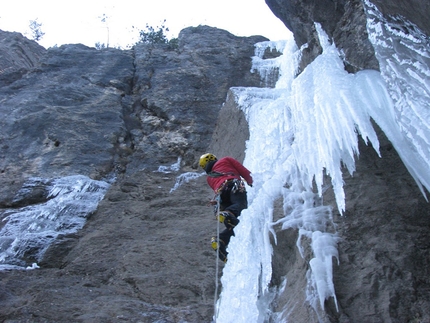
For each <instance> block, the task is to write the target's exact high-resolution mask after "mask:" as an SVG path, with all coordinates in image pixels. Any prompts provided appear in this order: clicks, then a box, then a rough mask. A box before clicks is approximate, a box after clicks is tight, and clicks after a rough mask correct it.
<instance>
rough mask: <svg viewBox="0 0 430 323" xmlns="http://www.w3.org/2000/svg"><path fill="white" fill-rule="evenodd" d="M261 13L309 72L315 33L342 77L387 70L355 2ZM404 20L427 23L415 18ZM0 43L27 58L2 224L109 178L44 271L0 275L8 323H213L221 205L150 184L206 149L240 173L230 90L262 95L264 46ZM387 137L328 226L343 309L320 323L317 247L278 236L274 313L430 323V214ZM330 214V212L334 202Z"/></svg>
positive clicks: (10, 131) (4, 162)
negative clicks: (276, 24) (63, 190)
mask: <svg viewBox="0 0 430 323" xmlns="http://www.w3.org/2000/svg"><path fill="white" fill-rule="evenodd" d="M267 3H268V4H269V6H270V7H271V9H272V10H273V11H274V12H275V14H276V15H277V16H278V17H280V18H281V19H283V20H284V19H285V20H284V22H285V24H286V25H287V27H289V28H290V29H291V30H292V31H293V32H294V33H295V37H296V41H297V42H298V44H299V45H302V44H304V43H309V44H310V46H309V49H308V51H307V52H306V53H305V55H304V56H303V61H302V69H303V68H304V67H305V66H306V65H307V64H308V63H309V62H311V61H312V59H313V58H314V57H315V55H317V54H318V53H319V47H318V46H319V44H318V43H317V41H316V35H315V30H314V29H313V22H314V21H318V22H320V23H321V24H322V25H323V28H324V29H325V30H326V31H327V32H328V34H329V35H330V36H332V37H333V38H334V40H335V42H336V44H337V45H338V46H340V47H341V48H342V49H343V51H344V52H345V67H346V69H348V70H349V71H351V72H352V71H355V70H360V69H363V68H376V69H377V68H378V67H377V64H376V60H375V59H374V57H373V52H372V49H371V48H370V47H369V44H368V43H366V37H367V36H366V35H364V33H363V30H365V29H363V28H364V26H363V22H364V16H363V11H362V7H361V2H359V1H334V2H333V1H321V2H317V1H310V0H305V1H297V0H296V1H282V0H277V1H275V0H267ZM378 3H379V2H378ZM392 3H393V4H400V1H394V2H392ZM420 3H421V4H423V3H424V2H423V1H421V2H420ZM389 8H390V10H394V9H393V8H395V6H390V7H389ZM423 8H424V9H426V8H427V7H426V6H424V7H423ZM386 10H389V9H388V8H387V9H386ZM410 15H411V17H412V18H413V19H412V18H411V20H412V21H416V23H417V24H418V21H419V20H420V19H418V18H416V17H417V16H419V15H422V14H421V13H419V14H417V15H413V13H411V14H410ZM427 16H428V15H427ZM0 35H1V37H2V42H1V43H0V53H12V54H11V55H12V56H9V57H13V55H17V54H16V53H19V52H20V51H22V52H24V53H27V54H26V55H23V56H19V55H17V56H15V57H21V58H20V59H18V60H15V61H12V60H9V61H8V62H7V63H4V62H5V61H3V60H2V63H1V64H3V63H4V64H5V65H1V66H2V67H1V68H2V70H3V71H4V70H5V69H7V68H9V67H11V68H10V70H7V71H6V72H3V73H2V74H1V75H2V76H1V80H0V82H3V83H1V87H0V96H1V101H0V114H1V115H0V149H1V150H0V156H1V159H0V176H1V177H0V178H1V179H2V184H3V185H2V188H1V189H0V207H1V208H2V210H7V208H9V207H17V206H22V205H31V204H36V203H41V202H43V201H45V200H46V198H47V196H46V190H45V186H46V183H44V182H43V181H41V182H40V185H38V186H36V187H34V189H33V190H30V191H27V195H22V196H17V192H18V191H19V189H20V188H21V186H22V183H23V182H24V180H25V179H26V178H28V177H30V176H42V177H55V176H66V175H70V174H73V173H80V174H83V175H87V176H90V177H92V178H94V179H101V178H105V177H106V176H116V181H115V183H114V184H113V185H112V186H111V188H110V190H109V191H108V193H107V195H106V197H105V199H104V200H103V201H102V202H101V203H100V206H99V209H98V210H97V212H96V213H95V214H93V215H92V217H90V219H89V221H88V222H87V224H86V226H85V227H84V229H83V230H81V231H80V232H78V233H77V234H74V235H70V236H63V237H61V238H60V239H59V240H58V241H57V243H56V244H54V245H52V246H51V248H50V249H49V250H48V251H47V252H46V254H45V257H44V259H43V261H42V262H41V263H40V266H41V268H40V269H38V270H31V271H3V272H0V282H1V283H0V320H1V321H2V322H9V323H11V322H35V323H38V322H119V321H126V322H156V321H160V322H184V321H185V322H210V321H211V320H212V315H213V302H214V293H215V279H216V277H215V276H216V264H217V259H216V258H215V253H214V252H213V251H212V250H211V249H210V246H209V239H210V236H211V235H212V234H214V233H215V230H216V222H215V220H214V218H213V216H212V209H211V208H210V207H207V206H206V201H207V200H209V198H211V197H212V192H211V191H210V189H209V188H208V187H207V185H206V184H205V178H204V176H202V177H200V178H198V179H195V180H192V181H191V182H189V183H187V184H184V185H183V186H181V187H180V188H179V189H178V190H176V191H173V192H172V193H170V189H171V188H172V187H173V186H174V185H175V180H176V176H177V175H178V174H179V173H175V172H173V173H169V174H167V173H160V172H154V170H157V168H158V166H159V165H171V164H173V163H174V162H176V160H177V158H178V157H179V156H181V157H182V158H183V159H182V163H181V171H180V173H184V172H200V170H199V169H197V166H196V161H197V159H198V156H199V155H200V154H202V153H204V152H206V151H207V150H208V149H209V150H210V151H213V152H214V153H215V154H217V155H219V156H223V155H231V156H233V157H235V158H238V159H239V160H242V159H243V157H244V155H243V151H244V147H245V141H246V140H247V138H248V136H249V132H248V126H247V123H246V120H245V117H244V115H243V113H242V112H241V111H239V110H238V109H237V107H236V105H235V102H234V99H233V93H232V92H231V91H230V92H229V91H228V90H229V88H230V87H232V86H259V84H260V79H259V77H258V75H255V74H252V73H250V67H251V58H250V57H251V56H252V55H253V44H254V43H255V42H257V41H261V40H264V38H262V37H250V38H241V37H234V36H232V35H231V34H229V33H228V32H225V31H222V30H219V29H215V28H209V27H205V26H200V27H196V28H187V29H185V30H184V31H182V32H181V34H180V36H179V47H178V48H177V49H172V48H170V47H168V46H147V45H138V46H136V47H135V48H134V49H132V50H129V51H120V50H115V49H109V50H103V51H96V50H94V49H91V48H88V47H85V46H82V45H66V46H62V47H60V48H56V49H50V50H47V51H46V50H44V49H43V48H41V47H40V46H38V45H37V44H36V43H35V42H31V41H28V40H26V39H24V38H21V36H20V35H17V34H15V33H4V32H2V33H1V34H0ZM18 45H19V46H18ZM16 46H18V47H16ZM16 48H21V49H19V50H18V49H16ZM14 51H15V52H14ZM14 53H15V54H14ZM2 55H4V54H2ZM2 57H4V56H2ZM25 57H30V58H29V59H27V58H25ZM8 71H10V72H8ZM14 71H20V72H19V73H15V72H14ZM8 73H11V74H8ZM224 102H225V104H224ZM379 138H380V141H381V153H382V158H379V157H378V156H377V155H376V154H375V152H374V151H373V149H372V148H371V147H368V146H365V145H364V144H363V143H360V156H359V158H358V159H357V165H356V166H357V170H356V172H355V173H354V176H352V177H351V176H349V175H348V174H346V173H345V192H346V196H347V198H346V214H345V215H343V216H340V215H338V214H335V215H334V220H335V223H336V224H337V229H338V232H339V236H340V238H341V240H340V243H339V252H340V263H339V265H337V264H335V265H334V283H335V289H336V294H337V299H338V304H339V311H336V310H335V308H334V304H333V300H328V301H327V302H326V304H325V311H324V312H319V313H316V312H315V311H314V310H313V309H312V308H311V307H310V306H309V305H308V304H307V303H306V299H305V298H306V295H304V291H305V289H306V283H307V280H306V270H307V269H308V266H309V265H308V260H309V257H310V256H311V255H310V251H309V248H308V247H307V248H305V257H304V258H302V257H301V255H300V254H299V253H298V251H297V248H296V240H297V232H295V231H294V230H285V231H279V228H278V230H277V234H278V245H276V246H274V255H273V279H272V286H271V287H272V288H273V289H276V288H279V287H280V286H281V285H282V282H283V278H284V277H286V278H287V288H286V292H285V293H282V294H280V295H279V296H278V297H277V299H276V300H275V301H274V302H273V304H272V309H273V310H277V311H281V310H282V309H284V308H285V306H287V308H288V309H290V311H289V312H288V313H286V314H288V321H291V322H299V323H300V322H318V321H320V322H345V323H346V322H357V323H358V322H399V323H400V322H429V321H430V317H429V313H430V293H429V284H430V281H429V278H428V277H430V275H429V274H430V273H429V269H428V268H429V265H430V245H429V243H428V241H430V239H429V238H430V214H429V213H430V210H429V206H428V203H427V202H426V201H425V199H424V197H423V196H422V194H421V193H420V192H419V190H418V188H417V186H416V184H415V182H414V181H413V179H412V178H411V177H410V175H409V174H408V172H407V171H406V169H405V168H404V166H403V164H402V163H401V161H400V159H399V157H398V156H397V153H396V152H395V151H394V149H393V148H392V146H391V144H390V143H389V142H388V141H387V140H386V139H385V137H384V135H383V134H382V133H379ZM48 180H49V179H48ZM327 181H329V179H327ZM324 201H325V203H328V204H331V205H333V206H334V210H336V209H337V208H336V206H335V204H334V198H333V193H332V192H331V190H328V191H327V192H326V193H325V195H324ZM281 202H282V201H279V205H276V206H275V210H274V216H275V217H276V216H280V214H281V212H282V211H281V205H282V203H281ZM302 243H303V245H304V246H305V247H306V241H305V240H304V241H302ZM218 264H219V263H218ZM220 269H222V265H221V268H220ZM284 319H285V318H284Z"/></svg>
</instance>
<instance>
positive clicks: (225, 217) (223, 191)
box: [199, 153, 253, 262]
mask: <svg viewBox="0 0 430 323" xmlns="http://www.w3.org/2000/svg"><path fill="white" fill-rule="evenodd" d="M199 165H200V167H202V168H203V169H204V170H205V172H206V174H207V175H208V177H207V182H208V184H209V186H210V187H211V188H212V189H213V190H214V191H215V197H214V198H213V199H212V200H211V201H210V204H212V205H216V204H218V203H217V200H218V201H219V210H216V217H217V219H218V221H219V222H221V223H223V224H224V225H225V227H226V228H225V229H224V231H222V232H221V233H220V234H219V237H218V238H217V237H212V239H211V245H212V248H213V249H214V250H215V251H217V250H218V249H219V250H218V255H219V258H220V259H221V260H222V261H223V262H227V254H228V253H227V246H228V244H229V242H230V238H231V236H233V235H234V231H233V229H234V227H235V226H236V225H237V224H238V223H239V220H238V217H239V216H240V213H241V212H242V210H243V209H246V208H247V207H248V199H247V195H246V188H245V184H244V182H243V180H242V178H243V179H244V180H245V181H246V183H247V184H248V185H249V186H251V187H252V182H253V180H252V177H251V172H250V171H249V170H248V169H247V168H246V167H245V166H243V165H242V164H241V163H240V162H238V161H237V160H236V159H234V158H232V157H223V158H221V159H219V160H218V159H217V158H216V156H215V155H213V154H210V153H207V154H204V155H202V156H201V157H200V161H199Z"/></svg>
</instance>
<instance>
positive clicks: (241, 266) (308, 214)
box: [214, 7, 430, 323]
mask: <svg viewBox="0 0 430 323" xmlns="http://www.w3.org/2000/svg"><path fill="white" fill-rule="evenodd" d="M368 9H369V12H368V14H369V19H368V30H369V33H370V36H371V37H370V39H371V41H373V43H374V46H375V50H376V52H377V57H378V59H379V60H380V65H381V71H382V72H381V73H379V72H377V71H373V70H372V71H371V70H366V71H361V72H359V73H356V74H349V73H347V72H346V71H345V70H344V66H343V62H342V60H341V58H340V57H341V55H340V53H339V52H338V50H337V49H336V46H335V44H332V43H330V42H329V40H328V38H327V36H326V35H325V33H324V31H323V30H322V29H321V28H320V26H319V25H316V27H317V30H318V32H319V36H320V42H321V44H322V47H323V53H322V54H321V55H320V56H318V57H317V58H316V59H315V60H314V61H313V62H312V63H311V64H310V65H309V66H307V67H306V69H305V70H304V71H303V72H302V73H301V74H300V75H299V76H297V77H296V70H297V66H298V65H297V62H298V59H299V57H300V50H299V49H298V48H296V46H295V45H294V42H293V41H285V42H276V43H274V42H263V43H259V44H257V45H256V57H254V59H253V62H254V67H253V69H254V70H258V71H260V75H262V76H263V77H272V76H273V73H272V72H273V70H274V69H276V68H278V69H279V72H280V78H279V80H278V82H277V83H276V87H275V88H274V89H273V88H234V89H232V90H233V92H234V93H235V95H236V101H237V103H238V104H239V106H240V108H241V109H242V110H243V111H244V112H245V115H246V117H247V120H248V123H249V129H250V138H249V140H248V142H247V146H246V157H245V161H244V164H245V166H246V167H248V168H249V169H250V170H251V171H252V174H253V177H254V185H253V187H252V188H249V190H248V200H249V207H248V209H247V210H244V211H243V212H242V216H241V222H240V224H239V225H238V226H237V227H236V229H235V232H236V236H235V237H233V238H232V240H231V242H230V245H229V249H228V251H229V261H228V262H227V264H226V265H225V267H224V269H223V275H222V279H221V282H222V292H221V294H220V297H219V299H218V303H217V308H216V310H215V315H214V320H215V321H216V322H222V323H226V322H265V321H267V320H268V316H270V315H271V318H272V319H274V318H275V317H276V318H279V317H281V316H282V315H280V313H272V314H270V312H271V311H270V308H269V306H270V304H269V303H268V301H267V300H268V299H271V297H268V295H270V293H271V291H269V287H268V286H269V283H270V279H271V274H272V267H271V257H272V247H271V244H270V240H269V237H270V235H273V236H274V238H275V241H276V236H275V233H274V231H273V225H274V224H282V228H283V229H287V228H295V229H297V230H298V232H299V239H298V240H297V247H298V249H299V251H300V253H301V254H302V255H303V256H304V250H303V247H302V246H301V245H300V241H301V239H300V238H301V237H302V236H306V237H307V238H308V239H309V240H310V241H311V249H312V254H313V255H312V257H311V258H312V259H311V260H310V261H309V265H310V270H309V272H308V273H307V277H308V279H309V281H308V287H307V289H306V290H304V291H303V293H306V299H307V301H308V302H309V304H310V305H311V306H312V307H313V308H314V309H315V311H317V312H318V311H321V310H322V309H323V305H324V301H325V300H326V299H328V298H333V300H334V302H335V304H336V305H337V300H336V291H335V286H334V284H333V279H332V270H333V267H332V266H333V263H334V264H335V265H340V266H341V265H342V264H338V263H337V261H336V260H337V258H338V251H337V242H338V236H337V234H336V231H335V229H334V226H333V221H332V209H331V207H329V206H325V205H324V203H323V201H322V199H321V195H322V193H323V192H324V190H325V189H326V187H325V186H324V182H323V175H324V174H327V175H330V178H331V185H332V187H333V190H334V193H335V197H336V203H337V208H338V211H339V212H340V213H343V211H344V210H345V195H344V190H343V179H342V171H341V167H345V168H346V169H347V170H348V171H349V173H350V174H353V172H354V170H355V159H356V158H357V157H358V155H359V151H358V136H361V137H362V138H363V139H364V141H365V142H366V143H369V142H370V143H371V144H372V146H373V148H374V149H375V151H376V152H377V153H378V154H379V142H378V138H377V136H376V133H375V131H374V129H373V126H372V124H371V121H370V120H371V119H373V120H375V122H376V123H377V124H378V125H379V126H380V127H381V129H382V130H383V131H384V132H385V134H386V135H387V137H388V139H389V140H390V141H391V142H392V144H393V146H394V147H395V148H396V150H397V151H398V153H399V155H400V157H401V158H402V160H403V162H404V163H405V165H406V167H407V168H408V170H409V171H410V173H411V175H412V176H413V177H414V178H415V180H416V181H417V184H418V185H419V186H420V187H422V186H424V187H426V188H427V189H430V172H428V169H429V164H430V153H429V144H428V141H429V138H430V131H429V122H430V117H429V111H430V110H429V109H428V105H429V102H430V100H429V98H430V95H429V94H430V92H429V81H428V79H429V78H428V75H429V73H430V72H429V69H428V67H429V66H430V64H429V61H428V58H429V57H430V55H429V46H428V44H429V42H428V38H425V37H424V38H423V35H422V34H419V33H417V34H414V38H413V39H410V38H411V37H412V36H411V35H408V37H409V38H408V37H406V36H405V35H399V34H395V33H394V31H395V30H396V29H395V28H391V29H390V26H389V24H388V22H386V21H382V20H381V19H380V17H377V16H376V15H377V13H375V10H374V8H371V7H368ZM400 44H401V46H400ZM265 48H277V49H278V50H279V51H281V52H283V55H282V56H281V57H278V58H276V59H266V60H263V59H262V58H261V57H262V53H263V52H264V49H265ZM270 82H271V81H270V80H266V83H270ZM408 84H413V86H412V87H409V86H407V85H408ZM313 180H314V181H315V183H316V187H317V190H318V192H317V193H314V192H313V190H312V181H313ZM423 193H424V191H423ZM277 200H282V201H283V205H284V208H283V216H282V217H281V218H280V219H278V220H277V221H276V222H274V219H273V211H274V203H275V201H277ZM278 217H279V215H278ZM333 261H334V262H333ZM287 292H288V291H287ZM289 310H291V309H283V312H285V313H288V312H289ZM284 319H285V318H284Z"/></svg>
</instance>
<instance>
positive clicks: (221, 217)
mask: <svg viewBox="0 0 430 323" xmlns="http://www.w3.org/2000/svg"><path fill="white" fill-rule="evenodd" d="M217 218H218V221H219V222H221V223H224V225H225V227H226V228H227V229H229V230H230V229H233V228H234V227H235V226H236V225H238V224H239V220H238V219H237V218H236V217H235V216H234V214H233V213H231V212H229V211H222V212H220V213H218V216H217Z"/></svg>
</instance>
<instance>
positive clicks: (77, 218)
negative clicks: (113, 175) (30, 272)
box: [0, 175, 110, 270]
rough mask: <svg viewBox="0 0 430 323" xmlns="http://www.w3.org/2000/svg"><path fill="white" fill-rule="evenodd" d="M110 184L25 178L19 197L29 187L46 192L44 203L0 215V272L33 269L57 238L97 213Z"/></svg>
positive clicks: (85, 179) (72, 178)
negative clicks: (2, 223)
mask: <svg viewBox="0 0 430 323" xmlns="http://www.w3.org/2000/svg"><path fill="white" fill-rule="evenodd" d="M109 186H110V184H109V183H107V182H104V181H96V180H92V179H90V178H89V177H87V176H83V175H74V176H66V177H61V178H57V179H53V180H51V179H43V178H29V179H28V181H27V182H26V183H25V184H24V186H23V188H22V189H21V191H23V192H20V193H19V194H25V190H28V191H31V189H32V188H33V187H43V188H44V189H46V190H47V191H48V194H47V201H46V202H45V203H41V204H35V205H30V206H26V207H22V208H19V209H10V210H7V211H5V212H4V214H2V218H3V216H4V218H3V221H4V222H6V224H5V225H4V226H3V227H2V229H1V230H0V270H1V269H24V268H26V265H27V263H26V261H25V260H24V259H27V260H28V259H33V261H35V263H34V264H33V267H31V268H35V267H37V265H36V263H37V262H38V261H39V260H40V259H41V258H42V256H43V254H44V253H45V251H46V250H47V248H48V247H49V246H50V244H51V243H52V242H53V241H55V239H56V238H57V237H58V236H59V235H66V234H70V233H74V232H77V231H78V230H80V229H81V228H82V227H83V226H84V224H85V222H86V219H87V218H88V217H89V216H90V215H91V214H92V213H93V212H95V210H96V209H97V206H98V203H99V202H100V201H101V200H102V199H103V197H104V195H105V193H106V191H107V189H108V188H109Z"/></svg>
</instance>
